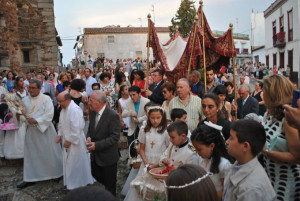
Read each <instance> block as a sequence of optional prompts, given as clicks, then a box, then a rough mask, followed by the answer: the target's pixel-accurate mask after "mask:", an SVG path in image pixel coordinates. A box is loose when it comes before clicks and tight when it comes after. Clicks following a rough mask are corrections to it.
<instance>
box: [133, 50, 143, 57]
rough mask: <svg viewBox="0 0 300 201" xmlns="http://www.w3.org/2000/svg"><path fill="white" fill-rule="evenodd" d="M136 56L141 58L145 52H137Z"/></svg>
mask: <svg viewBox="0 0 300 201" xmlns="http://www.w3.org/2000/svg"><path fill="white" fill-rule="evenodd" d="M135 54H136V56H140V57H141V56H142V54H143V52H142V51H136V52H135Z"/></svg>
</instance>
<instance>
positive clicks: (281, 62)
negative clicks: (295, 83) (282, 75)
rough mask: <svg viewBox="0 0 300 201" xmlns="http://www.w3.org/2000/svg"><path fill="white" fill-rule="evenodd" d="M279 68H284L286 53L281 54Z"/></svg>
mask: <svg viewBox="0 0 300 201" xmlns="http://www.w3.org/2000/svg"><path fill="white" fill-rule="evenodd" d="M279 66H280V68H284V52H280V53H279Z"/></svg>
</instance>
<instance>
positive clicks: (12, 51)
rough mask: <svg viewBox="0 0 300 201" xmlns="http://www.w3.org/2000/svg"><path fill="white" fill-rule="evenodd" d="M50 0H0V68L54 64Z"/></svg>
mask: <svg viewBox="0 0 300 201" xmlns="http://www.w3.org/2000/svg"><path fill="white" fill-rule="evenodd" d="M56 35H57V32H56V29H55V24H54V10H53V0H1V1H0V71H1V70H4V69H11V70H14V71H16V72H18V73H22V72H23V73H24V72H27V71H29V70H33V69H34V70H38V69H40V68H41V67H50V66H53V67H57V65H58V56H57V49H58V46H57V42H56Z"/></svg>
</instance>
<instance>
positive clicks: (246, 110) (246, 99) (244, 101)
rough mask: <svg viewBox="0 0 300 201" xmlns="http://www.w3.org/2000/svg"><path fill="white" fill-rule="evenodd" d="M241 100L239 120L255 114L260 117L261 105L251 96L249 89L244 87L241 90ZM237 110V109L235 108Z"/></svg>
mask: <svg viewBox="0 0 300 201" xmlns="http://www.w3.org/2000/svg"><path fill="white" fill-rule="evenodd" d="M239 95H240V98H238V99H237V100H236V102H237V112H238V113H237V118H238V119H243V118H244V117H245V116H246V115H247V114H250V113H255V114H257V115H258V112H259V104H258V102H257V100H256V99H255V98H253V97H252V96H249V88H248V87H247V86H245V85H242V86H241V87H240V89H239ZM235 108H236V107H235Z"/></svg>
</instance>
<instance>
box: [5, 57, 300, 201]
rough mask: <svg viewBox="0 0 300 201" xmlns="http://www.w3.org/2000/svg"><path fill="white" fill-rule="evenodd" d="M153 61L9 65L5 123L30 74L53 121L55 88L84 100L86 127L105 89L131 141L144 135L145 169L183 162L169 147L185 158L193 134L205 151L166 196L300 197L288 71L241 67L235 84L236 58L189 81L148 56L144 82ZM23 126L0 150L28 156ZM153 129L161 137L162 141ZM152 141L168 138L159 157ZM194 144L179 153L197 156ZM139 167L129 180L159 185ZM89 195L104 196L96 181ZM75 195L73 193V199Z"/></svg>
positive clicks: (172, 180)
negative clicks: (59, 68)
mask: <svg viewBox="0 0 300 201" xmlns="http://www.w3.org/2000/svg"><path fill="white" fill-rule="evenodd" d="M146 66H147V65H146V62H145V61H140V60H132V59H118V60H117V61H116V62H115V63H114V62H113V61H112V60H109V59H106V58H104V57H101V58H97V59H95V60H93V59H91V58H90V57H89V61H87V67H85V68H79V69H66V70H65V72H60V73H58V72H56V71H55V68H53V67H49V68H48V67H45V68H43V69H41V70H40V71H39V72H37V71H30V72H27V73H26V74H24V76H17V75H16V74H15V73H14V72H13V71H3V72H2V73H1V75H0V95H1V104H0V107H1V112H0V118H1V121H2V122H8V121H9V119H13V118H14V117H13V116H14V114H13V113H12V112H11V111H10V109H9V108H8V106H7V105H6V104H5V95H6V94H7V93H15V94H17V95H18V96H19V97H20V98H21V99H22V98H24V97H26V96H28V95H29V94H28V87H29V81H30V80H31V79H39V80H41V81H42V89H41V93H44V94H47V95H48V96H50V97H51V99H52V102H53V105H54V108H55V113H54V117H53V120H52V121H53V124H54V125H57V123H58V121H59V113H60V110H61V108H60V105H59V103H58V102H57V95H58V94H59V93H61V92H63V91H68V93H70V95H71V97H72V100H73V101H74V102H75V103H76V104H77V105H79V106H80V107H81V108H82V111H83V114H84V120H85V123H86V126H85V127H86V128H85V133H86V132H87V128H88V124H89V106H88V104H87V102H88V100H89V97H90V96H91V94H92V93H93V91H95V90H100V91H103V92H104V93H105V95H106V98H107V101H106V106H107V107H109V108H111V109H113V110H115V111H116V112H117V113H118V115H119V118H120V124H121V125H120V126H121V128H122V132H123V134H124V135H127V138H128V144H129V145H130V144H131V143H132V142H133V141H135V140H136V139H139V141H140V143H141V145H140V147H139V148H138V150H137V152H138V153H140V156H141V160H142V161H143V164H144V167H146V168H148V169H152V168H154V167H158V166H159V164H165V165H166V166H168V165H170V164H175V162H176V160H177V162H182V159H178V158H176V157H175V158H174V160H175V161H173V162H172V163H171V162H170V161H168V160H166V159H168V158H167V157H166V158H161V156H162V155H163V154H164V152H165V151H166V150H167V151H168V153H171V152H172V150H173V148H170V147H173V146H174V150H175V151H176V152H177V151H178V153H175V156H176V154H178V156H179V152H180V148H182V147H184V146H186V144H185V143H186V139H188V143H189V145H188V146H191V147H193V148H191V150H192V151H193V152H195V153H197V154H198V156H197V157H198V158H197V162H196V163H194V162H182V163H183V164H185V165H183V164H181V165H183V166H179V168H178V169H176V170H174V171H172V172H171V173H170V175H169V177H168V178H167V180H166V181H165V183H164V185H165V186H164V188H165V189H166V192H167V197H168V200H189V199H188V197H189V198H190V199H192V200H228V201H229V200H252V199H256V200H275V199H277V200H296V199H298V198H299V197H300V194H299V192H300V166H299V161H300V149H299V147H300V140H299V135H298V130H299V127H297V126H295V124H291V121H290V119H291V116H289V117H288V119H287V118H286V116H285V111H284V107H286V105H289V104H291V103H292V98H293V97H292V96H293V90H295V89H297V85H295V84H293V83H292V82H291V81H290V80H289V79H288V77H289V71H288V70H286V71H284V70H283V69H277V68H276V67H274V68H272V69H270V68H269V67H266V66H265V65H264V64H262V65H261V64H252V63H247V64H244V65H243V66H239V65H237V75H238V80H237V83H236V85H235V86H234V82H233V69H232V66H230V65H229V66H228V67H225V66H222V67H221V68H220V70H219V71H217V72H216V71H215V69H214V68H212V67H208V68H207V69H206V74H205V75H202V76H206V81H207V83H206V84H204V83H203V81H202V80H203V77H202V76H201V73H200V72H199V71H196V70H195V71H193V72H192V73H191V75H190V76H189V80H188V79H185V78H182V79H180V80H178V81H177V83H172V82H169V81H168V78H167V77H166V76H165V75H164V73H163V70H162V69H161V67H160V64H159V62H150V71H149V82H148V83H146V80H147V79H146V77H147V75H146V73H147V69H146V68H147V67H146ZM252 78H257V79H258V80H255V81H254V82H255V86H254V89H253V88H252V86H251V79H252ZM262 79H263V80H262ZM252 82H253V81H252ZM205 87H206V88H205ZM235 96H236V98H235ZM235 100H236V101H235ZM287 109H289V108H287ZM5 116H8V118H7V119H5V118H4V117H5ZM155 119H156V120H155ZM287 120H288V121H287ZM179 121H181V122H179ZM182 122H184V123H183V124H181V123H182ZM167 125H169V126H167ZM137 128H138V130H137ZM297 129H298V130H297ZM15 132H17V133H18V132H19V134H16V135H19V136H20V137H19V138H18V143H15V142H12V140H11V139H9V137H8V135H7V134H6V135H1V136H0V157H5V158H8V159H14V158H22V157H23V154H22V149H15V150H12V149H11V148H15V147H21V148H22V145H20V141H22V140H24V133H25V130H22V129H20V130H19V131H15ZM164 133H166V134H164ZM136 134H137V135H136ZM146 136H159V139H158V138H157V137H151V138H149V139H148V137H146ZM6 138H7V139H6ZM150 139H151V140H152V142H151V143H153V144H158V143H160V142H161V141H168V142H166V144H165V145H161V146H164V148H162V147H161V148H160V149H161V150H160V152H157V154H158V155H160V157H157V156H155V157H154V156H151V157H153V158H152V159H151V160H152V162H150V159H149V157H150V156H149V154H150V155H151V151H149V150H151V149H152V148H153V146H154V145H153V144H152V145H151V144H150V142H149V140H150ZM147 140H148V141H147ZM169 140H170V142H169ZM176 140H177V141H176ZM180 140H181V141H180ZM154 142H155V143H154ZM14 143H15V144H14ZM8 144H9V147H10V148H7V147H8V146H7V145H8ZM169 144H171V145H169ZM225 144H226V145H225ZM172 145H173V146H172ZM23 146H24V145H23ZM151 146H152V148H150V147H151ZM3 147H4V148H3ZM174 150H173V151H174ZM187 150H189V147H188V149H187ZM156 151H157V150H156ZM187 152H188V151H186V152H184V153H183V155H181V157H185V156H186V157H187V158H188V157H190V155H188V153H187ZM185 154H186V155H185ZM191 154H192V152H191ZM169 159H170V156H169ZM234 161H236V162H234ZM190 164H194V165H190ZM151 166H153V167H151ZM200 167H202V168H203V169H202V168H200ZM141 169H142V168H141ZM141 169H140V171H142V170H141ZM132 171H133V170H132ZM133 172H134V171H133ZM207 172H211V173H213V176H212V175H210V174H207ZM135 175H136V176H135V177H134V178H128V180H130V181H129V183H130V182H132V185H131V187H132V186H135V190H137V189H139V188H137V183H139V182H140V183H139V185H140V187H143V188H146V186H147V184H155V181H152V180H151V179H150V180H149V178H148V177H146V176H144V175H142V173H137V172H136V173H135ZM183 175H184V176H183ZM209 178H210V179H209ZM153 182H154V183H153ZM154 189H155V188H154ZM140 190H141V189H140ZM156 190H157V189H156ZM133 191H134V190H132V189H130V188H129V189H127V190H126V191H125V193H124V195H126V198H125V200H126V199H127V200H130V198H131V199H132V198H137V195H132V194H131V193H132V192H133ZM141 191H142V190H141ZM78 192H79V193H80V190H78ZM87 192H88V191H87ZM81 193H82V192H81ZM91 193H95V194H97V189H94V190H91ZM128 193H129V194H130V195H128ZM72 196H74V195H72V194H70V195H69V198H66V200H67V199H69V200H72ZM135 196H136V197H135ZM108 197H109V196H108ZM275 197H276V198H275ZM112 199H113V198H111V200H112ZM138 199H142V198H141V197H139V198H138Z"/></svg>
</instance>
